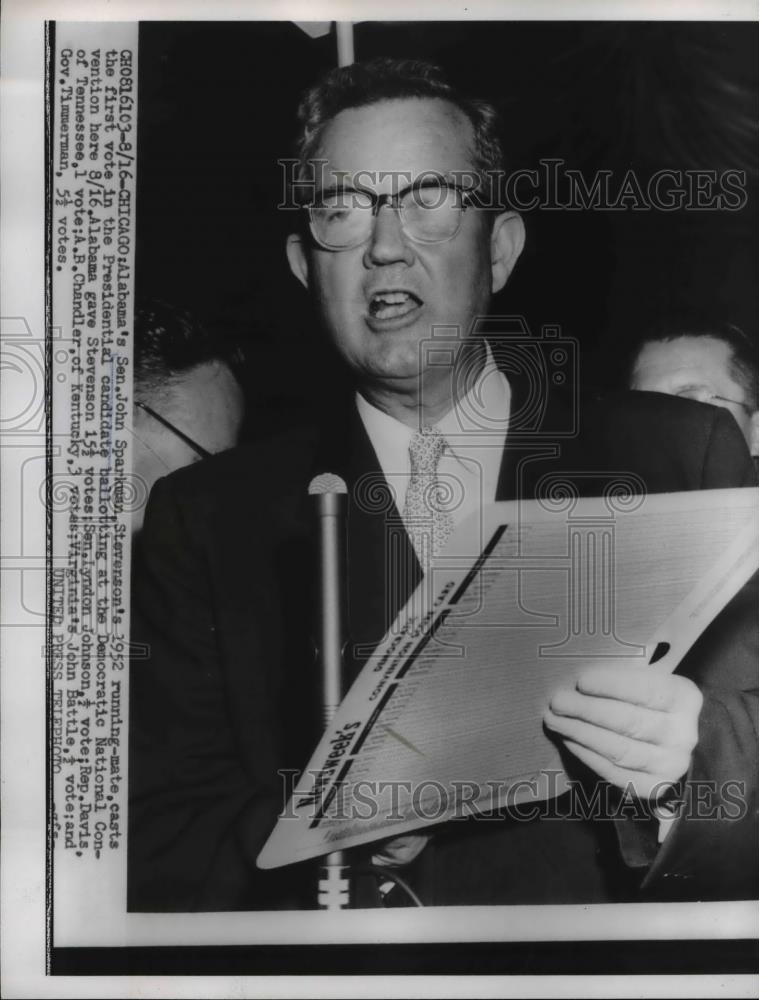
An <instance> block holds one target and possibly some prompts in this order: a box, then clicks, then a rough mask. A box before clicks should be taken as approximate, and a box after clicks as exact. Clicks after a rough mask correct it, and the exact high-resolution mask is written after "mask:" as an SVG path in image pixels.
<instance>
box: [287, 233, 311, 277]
mask: <svg viewBox="0 0 759 1000" xmlns="http://www.w3.org/2000/svg"><path fill="white" fill-rule="evenodd" d="M286 249H287V261H288V263H289V265H290V270H291V271H292V272H293V274H294V275H295V277H296V278H297V279H298V281H299V282H300V283H301V285H303V287H304V288H308V254H307V253H306V247H305V244H304V240H303V237H302V236H301V235H300V234H299V233H290V235H289V236H288V237H287V244H286Z"/></svg>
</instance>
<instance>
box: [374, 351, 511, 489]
mask: <svg viewBox="0 0 759 1000" xmlns="http://www.w3.org/2000/svg"><path fill="white" fill-rule="evenodd" d="M485 351H486V356H485V364H484V365H483V368H482V371H481V372H480V374H479V375H478V377H477V379H476V381H475V383H474V385H473V386H472V387H471V389H470V390H469V392H468V393H467V394H466V395H465V396H464V397H462V398H461V399H459V400H458V401H457V402H456V404H455V405H454V406H453V407H452V408H451V409H450V410H449V411H448V413H446V414H445V416H443V417H442V418H441V419H440V420H439V421H438V422H437V424H435V426H436V427H437V429H438V430H439V431H440V433H441V434H442V435H443V436H444V437H445V439H446V443H447V450H448V452H449V453H450V454H451V455H452V456H454V457H455V458H457V459H458V460H459V461H462V462H466V461H467V459H468V457H469V456H468V455H467V452H468V451H469V450H470V448H472V447H478V446H479V447H480V448H481V447H482V445H483V444H484V445H487V446H489V447H490V448H491V449H492V450H493V451H495V452H498V453H499V452H500V450H501V449H502V446H503V444H504V442H505V439H506V431H507V428H508V422H509V409H510V405H511V387H510V386H509V383H508V380H507V379H506V376H505V375H504V374H503V372H501V371H499V369H498V366H497V365H496V363H495V359H494V358H493V353H492V351H491V350H490V346H489V344H488V343H487V342H485ZM356 407H357V409H358V413H359V416H360V417H361V420H362V422H363V424H364V427H365V428H366V432H367V434H368V435H369V440H370V441H371V443H372V446H373V447H374V450H375V451H376V453H377V458H378V459H379V463H380V466H381V468H382V471H383V472H384V473H385V475H388V474H389V473H392V472H397V473H407V472H408V469H409V457H408V448H409V444H410V443H411V438H412V437H413V436H414V428H412V427H409V426H408V425H407V424H404V423H402V422H401V421H400V420H396V419H395V417H391V416H389V415H388V414H387V413H384V412H383V411H382V410H379V409H377V407H376V406H373V405H372V404H371V403H369V402H368V401H367V400H366V399H365V398H364V397H363V396H362V395H361V393H359V392H357V393H356ZM499 446H500V447H499ZM499 458H500V454H499Z"/></svg>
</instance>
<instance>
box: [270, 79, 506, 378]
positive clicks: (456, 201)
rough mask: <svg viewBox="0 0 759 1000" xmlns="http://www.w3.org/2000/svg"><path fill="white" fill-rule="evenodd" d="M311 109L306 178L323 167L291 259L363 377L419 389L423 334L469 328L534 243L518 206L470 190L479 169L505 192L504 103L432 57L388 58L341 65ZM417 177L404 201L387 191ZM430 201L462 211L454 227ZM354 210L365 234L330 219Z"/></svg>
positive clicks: (309, 102) (315, 91)
mask: <svg viewBox="0 0 759 1000" xmlns="http://www.w3.org/2000/svg"><path fill="white" fill-rule="evenodd" d="M299 117H300V122H301V136H300V141H299V144H298V153H299V158H300V180H301V181H313V185H312V188H313V190H312V191H311V192H310V198H309V201H310V204H311V205H312V206H313V208H312V210H311V211H310V212H309V213H308V214H309V220H310V228H306V227H304V229H303V231H302V232H300V233H298V234H294V235H292V236H291V237H290V238H289V240H288V259H289V261H290V266H291V268H292V270H293V272H294V274H295V275H296V276H297V277H298V278H299V280H300V281H301V282H302V283H303V284H304V285H305V286H306V287H308V288H309V289H310V290H311V291H312V293H313V295H314V297H315V300H316V303H317V305H318V308H319V311H320V313H321V316H322V319H323V321H324V324H325V326H326V329H327V332H328V333H329V335H330V337H331V339H332V340H333V342H334V344H335V346H336V347H337V349H338V351H339V352H340V354H341V355H342V356H343V358H344V359H345V360H346V361H347V362H348V364H349V366H350V367H351V368H352V370H353V371H354V373H355V374H356V375H357V377H358V379H359V382H360V383H361V384H362V385H363V386H364V387H367V388H372V387H374V388H377V387H379V388H381V389H385V390H388V391H391V392H393V393H399V394H404V393H409V394H415V393H416V392H417V391H418V383H419V356H420V348H419V344H420V341H423V340H428V339H429V338H430V337H431V336H432V332H433V329H435V328H438V329H439V328H441V327H447V328H449V329H451V330H452V332H453V333H452V339H456V338H459V339H460V338H462V337H466V336H467V335H468V334H469V332H470V329H471V326H472V322H473V321H474V320H475V319H476V318H477V317H479V316H482V315H486V314H487V310H488V307H489V303H490V298H491V295H492V293H493V292H495V291H498V290H499V289H500V288H501V287H502V286H503V285H504V284H505V282H506V280H507V278H508V276H509V274H510V272H511V270H512V268H513V266H514V264H515V263H516V260H517V258H518V256H519V253H520V251H521V249H522V244H523V239H524V230H523V226H522V222H521V219H520V218H519V216H518V215H516V214H515V213H513V212H506V211H504V212H498V211H494V210H492V209H491V208H489V209H485V208H481V207H477V197H475V198H474V199H468V198H467V197H466V196H465V195H462V192H461V190H460V188H461V186H462V182H463V186H468V187H471V186H472V183H473V181H474V180H475V179H478V178H479V179H480V186H479V188H478V194H479V195H481V197H482V200H483V201H484V202H486V203H487V204H489V205H492V204H493V202H492V199H491V195H492V192H491V191H490V185H489V184H488V183H487V182H488V180H489V179H491V178H492V177H493V173H494V172H496V171H499V170H500V169H501V167H502V155H501V147H500V142H499V136H498V127H497V116H496V113H495V111H494V109H493V108H491V107H490V106H489V105H487V104H484V103H483V102H479V101H470V100H468V99H465V98H463V97H461V96H460V95H458V94H457V92H456V91H455V90H454V89H453V88H452V87H451V86H450V85H449V84H447V83H446V82H445V80H444V79H443V77H442V75H441V74H440V71H439V70H437V69H436V68H435V67H433V66H430V65H429V64H427V63H423V62H419V61H416V60H393V59H379V60H374V61H372V62H370V63H366V64H356V65H353V66H348V67H342V68H340V69H336V70H333V71H332V72H331V73H329V74H328V75H327V76H326V77H325V78H324V80H322V81H321V82H320V83H319V84H318V85H317V86H316V87H314V88H312V89H311V90H310V91H309V92H308V93H307V94H306V96H305V98H304V100H303V102H302V105H301V108H300V112H299ZM415 185H420V187H419V188H418V189H417V188H416V187H415ZM307 187H308V185H307V184H304V185H302V187H301V190H302V191H304V190H306V189H307ZM409 189H410V193H408V194H407V197H406V199H405V201H404V202H402V204H403V205H404V208H403V209H402V210H401V211H398V210H397V208H395V207H394V204H395V205H397V201H396V202H395V203H393V202H389V199H388V196H393V195H399V194H400V195H401V196H402V195H403V193H404V191H406V192H409ZM383 196H384V198H383ZM378 198H381V199H382V200H381V201H380V202H379V203H378V201H377V199H378ZM430 206H434V209H433V210H434V211H435V212H438V213H439V217H440V216H445V215H446V212H448V213H450V215H449V217H450V218H451V219H453V218H454V217H455V219H454V221H453V222H452V223H451V225H450V227H449V228H446V226H447V223H446V222H445V219H443V222H442V223H441V226H440V230H439V231H437V230H436V229H435V223H433V224H432V225H429V224H428V222H427V221H426V216H428V215H431V212H430V209H429V207H430ZM446 206H447V207H446ZM357 208H358V212H359V215H358V216H356V215H355V213H356V210H357ZM332 209H334V211H332ZM346 211H352V212H353V213H354V216H352V218H354V219H355V220H356V227H355V231H354V232H355V238H354V239H353V240H351V239H346V240H345V242H346V243H348V245H347V246H344V247H339V246H334V245H330V241H331V240H332V238H333V237H332V229H331V228H330V226H332V225H333V223H336V224H337V225H338V226H341V225H343V224H344V223H343V222H342V221H341V219H338V218H337V214H338V213H340V212H342V213H343V217H345V212H346ZM350 235H351V233H349V236H350ZM340 238H342V237H340ZM338 242H339V239H338ZM428 374H429V373H428ZM441 377H442V376H441Z"/></svg>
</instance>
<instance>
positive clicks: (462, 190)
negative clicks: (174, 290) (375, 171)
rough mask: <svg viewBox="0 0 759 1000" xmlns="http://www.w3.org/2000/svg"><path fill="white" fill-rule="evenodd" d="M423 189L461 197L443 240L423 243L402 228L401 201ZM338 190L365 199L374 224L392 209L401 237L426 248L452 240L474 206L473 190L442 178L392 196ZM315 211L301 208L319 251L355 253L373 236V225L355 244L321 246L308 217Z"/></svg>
mask: <svg viewBox="0 0 759 1000" xmlns="http://www.w3.org/2000/svg"><path fill="white" fill-rule="evenodd" d="M425 188H440V189H447V190H449V191H455V192H456V193H457V194H459V195H460V196H461V205H460V208H459V213H458V221H457V223H456V228H455V229H454V231H453V232H452V233H451V234H450V235H449V236H444V237H443V238H442V239H437V240H425V239H422V238H420V237H418V236H414V235H413V233H410V232H409V230H408V228H407V227H406V224H405V221H404V216H403V213H404V208H405V206H404V205H403V204H402V203H403V200H404V198H406V197H407V196H408V195H409V194H412V193H414V192H415V191H421V190H424V189H425ZM340 190H341V191H342V192H343V193H345V194H362V195H366V197H367V198H369V200H370V201H371V206H367V208H366V209H365V211H367V213H368V212H369V210H370V209H371V214H370V215H369V217H370V218H371V219H373V220H376V218H377V216H378V215H379V211H380V209H381V208H383V207H384V206H385V205H387V206H388V207H389V208H392V209H393V210H394V211H395V212H397V213H398V221H399V222H400V224H401V229H402V230H403V232H404V234H405V235H406V236H407V237H408V238H409V239H410V240H411V241H412V242H414V243H422V244H424V245H426V246H430V245H434V244H438V243H447V242H448V241H449V240H452V239H453V238H454V236H456V235H457V233H458V231H459V230H460V229H461V223H462V220H463V218H464V212H466V210H467V209H468V208H470V207H471V206H472V205H474V206H475V207H477V202H476V200H475V192H476V188H474V187H464V186H463V185H462V184H456V183H455V182H452V181H449V180H446V178H444V177H440V178H435V179H434V180H433V179H431V178H422V179H420V180H418V181H415V182H414V183H413V184H409V185H408V186H407V187H405V188H403V189H402V190H400V191H397V192H396V193H395V194H377V192H376V191H369V190H368V189H367V188H342V189H340ZM327 193H328V194H332V193H336V192H332V191H328V192H327ZM319 207H320V206H319V205H317V204H313V203H312V204H310V205H304V206H303V208H304V209H305V210H306V212H307V214H308V227H309V230H310V231H311V236H312V237H313V239H314V242H315V243H317V244H318V245H319V246H320V247H322V249H324V250H330V251H332V252H333V253H340V252H341V251H342V250H355V249H356V247H360V246H363V244H364V243H368V242H369V240H370V239H371V238H372V233H373V232H374V224H375V223H372V225H371V226H370V227H369V231H368V233H367V234H366V236H364V237H363V238H362V239H360V240H358V241H357V242H355V243H347V244H346V245H345V246H333V245H332V244H330V243H325V242H324V241H323V240H320V239H319V237H318V236H317V234H316V223H315V221H314V216H313V214H312V213H313V211H314V210H315V209H318V208H319Z"/></svg>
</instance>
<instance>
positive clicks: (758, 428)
mask: <svg viewBox="0 0 759 1000" xmlns="http://www.w3.org/2000/svg"><path fill="white" fill-rule="evenodd" d="M748 450H749V451H750V452H751V454H752V455H753V456H754V458H757V457H759V410H756V411H755V412H754V413H752V414H751V431H750V433H749V438H748Z"/></svg>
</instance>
